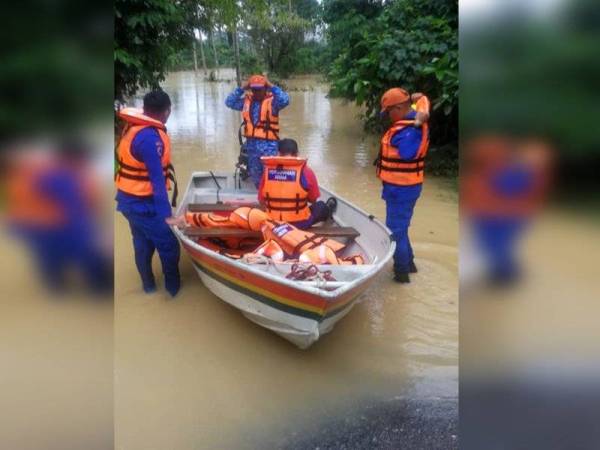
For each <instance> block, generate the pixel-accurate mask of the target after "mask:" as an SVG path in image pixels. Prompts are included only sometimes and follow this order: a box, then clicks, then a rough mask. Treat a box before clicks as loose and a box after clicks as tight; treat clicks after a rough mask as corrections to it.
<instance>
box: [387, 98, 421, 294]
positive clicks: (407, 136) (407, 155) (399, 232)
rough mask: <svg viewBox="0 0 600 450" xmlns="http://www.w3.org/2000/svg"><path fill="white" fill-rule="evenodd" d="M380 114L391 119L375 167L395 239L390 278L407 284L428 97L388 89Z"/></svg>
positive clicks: (412, 266)
mask: <svg viewBox="0 0 600 450" xmlns="http://www.w3.org/2000/svg"><path fill="white" fill-rule="evenodd" d="M381 114H382V117H386V118H389V119H390V122H391V126H390V127H389V129H388V130H387V132H386V133H385V134H384V135H383V137H382V139H381V145H380V150H379V155H378V157H377V160H376V166H377V176H378V177H379V178H380V179H381V181H382V184H383V191H382V194H381V197H382V198H383V200H385V203H386V225H387V226H388V228H389V229H390V230H391V231H392V235H393V238H394V240H395V241H396V252H395V253H394V280H395V281H397V282H399V283H409V282H410V278H409V273H414V272H416V271H417V267H416V265H415V262H414V255H413V250H412V246H411V244H410V240H409V238H408V227H409V225H410V221H411V219H412V215H413V210H414V207H415V204H416V202H417V199H418V198H419V196H420V195H421V189H422V185H423V170H424V167H425V156H426V154H427V150H428V148H429V129H428V119H429V100H428V99H427V97H426V96H424V95H423V94H413V95H412V96H411V95H410V94H409V93H408V92H407V91H406V90H404V89H402V88H393V89H389V90H388V91H386V92H385V94H383V97H382V98H381Z"/></svg>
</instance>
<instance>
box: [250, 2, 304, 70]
mask: <svg viewBox="0 0 600 450" xmlns="http://www.w3.org/2000/svg"><path fill="white" fill-rule="evenodd" d="M243 20H244V24H245V25H246V33H247V34H248V36H249V37H250V38H251V40H252V44H253V46H254V49H255V51H256V54H257V55H259V56H260V57H261V58H262V59H263V60H264V61H265V63H266V66H267V69H268V70H269V72H276V73H277V74H279V75H281V76H287V75H289V74H290V73H292V72H293V71H294V69H295V63H296V55H297V51H298V49H299V48H300V47H301V46H302V44H303V43H304V33H305V32H306V31H308V30H310V28H311V26H312V23H311V21H310V20H308V19H306V18H304V17H302V16H300V15H299V14H298V12H297V11H296V10H295V9H294V7H293V5H292V2H291V1H290V0H270V1H269V2H266V3H265V5H264V7H263V8H257V9H255V10H246V13H245V15H244V17H243Z"/></svg>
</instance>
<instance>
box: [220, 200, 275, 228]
mask: <svg viewBox="0 0 600 450" xmlns="http://www.w3.org/2000/svg"><path fill="white" fill-rule="evenodd" d="M268 218H269V217H268V216H267V214H266V213H265V212H264V211H261V210H260V209H258V208H250V207H249V206H241V207H239V208H237V209H236V210H235V211H232V212H231V214H230V215H229V220H230V221H231V222H233V223H235V224H236V225H237V226H238V228H243V229H245V230H253V231H260V229H261V227H262V225H263V223H264V221H265V220H267V219H268Z"/></svg>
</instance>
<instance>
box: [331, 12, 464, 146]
mask: <svg viewBox="0 0 600 450" xmlns="http://www.w3.org/2000/svg"><path fill="white" fill-rule="evenodd" d="M341 4H343V7H340V5H341ZM324 6H325V13H324V20H325V21H326V22H327V23H328V24H329V28H328V33H327V36H328V38H329V41H330V46H331V48H332V50H333V51H334V52H335V53H336V54H337V55H338V56H337V57H336V58H335V60H334V61H333V63H332V67H331V71H330V72H329V77H330V80H331V82H332V94H333V95H338V96H343V97H345V98H348V99H351V100H354V101H355V102H356V103H357V104H358V105H363V104H364V105H365V106H366V112H365V117H366V119H367V125H368V126H369V127H372V128H376V127H377V122H378V121H377V115H378V112H379V99H380V98H381V95H382V94H383V93H384V92H385V91H386V90H387V89H389V88H391V87H397V86H402V87H404V88H406V89H407V90H409V91H411V92H416V91H420V92H424V93H426V94H427V95H428V96H429V97H430V98H431V100H432V106H433V114H432V141H433V142H434V143H438V144H439V143H447V142H454V143H456V141H457V128H458V110H457V109H458V108H457V105H458V36H457V34H458V33H457V29H458V14H457V2H456V1H450V0H435V1H432V0H395V1H388V2H385V3H383V2H377V1H369V2H361V1H358V0H353V1H349V2H342V1H341V0H329V1H326V2H325V5H324Z"/></svg>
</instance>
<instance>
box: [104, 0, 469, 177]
mask: <svg viewBox="0 0 600 450" xmlns="http://www.w3.org/2000/svg"><path fill="white" fill-rule="evenodd" d="M115 17H116V19H115V20H116V23H115V99H116V100H117V101H122V100H123V99H124V98H126V97H127V96H131V95H133V94H135V92H136V91H137V90H138V89H140V88H148V87H155V86H158V84H159V83H160V82H161V81H162V80H163V79H164V77H165V75H166V73H168V72H169V71H173V70H198V71H202V72H203V73H204V74H205V76H206V77H207V78H208V79H209V80H211V79H212V80H216V79H217V75H216V72H215V70H214V69H216V68H219V67H235V68H236V77H237V80H238V82H240V81H241V79H242V78H244V77H245V76H247V75H248V74H250V73H256V72H265V73H268V75H269V77H271V78H272V79H274V80H278V79H282V78H287V77H290V76H293V75H298V74H321V75H322V76H323V77H325V78H326V79H327V80H328V81H329V83H330V87H331V90H330V95H331V96H334V97H341V98H345V99H348V100H350V101H353V102H355V103H356V104H357V105H360V106H363V107H364V111H365V112H364V117H363V121H364V124H365V128H366V129H367V130H368V131H370V132H380V131H381V124H380V121H379V120H378V113H379V98H380V97H381V95H382V94H383V92H385V90H387V89H388V88H390V87H394V86H403V87H405V88H406V89H408V90H409V91H413V92H414V91H421V92H424V93H426V94H427V95H428V96H429V97H430V99H431V101H432V108H433V111H432V118H431V122H432V130H433V131H432V136H431V138H432V149H431V157H430V164H429V171H430V173H435V174H439V175H456V174H457V172H458V151H457V147H458V3H457V1H456V0H453V1H450V0H391V1H390V0H388V1H385V2H384V1H383V0H323V1H322V2H318V1H317V0H242V1H236V0H200V1H198V0H195V1H192V0H179V1H176V2H173V1H171V0H146V1H145V2H139V1H135V0H117V1H116V2H115Z"/></svg>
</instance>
